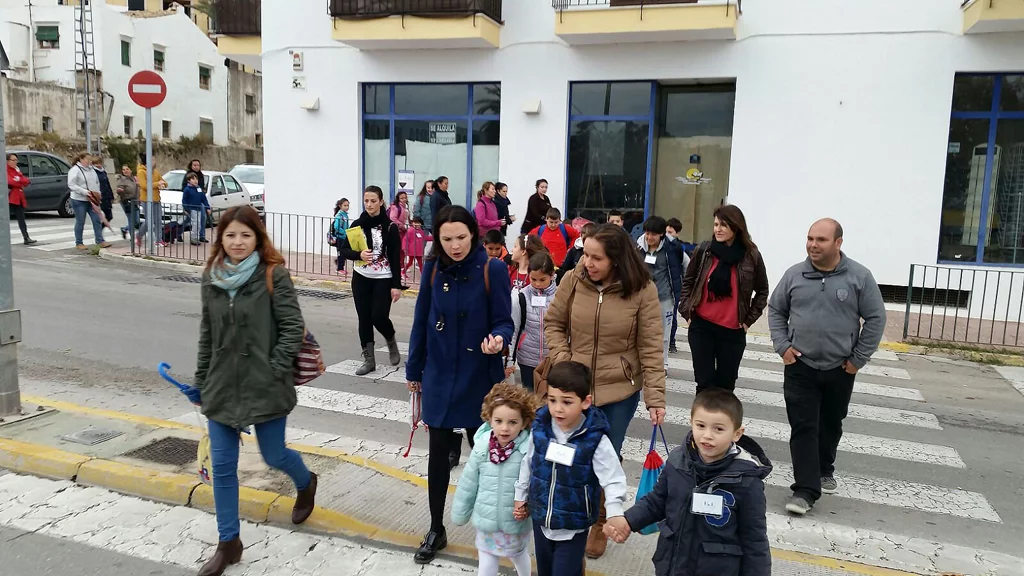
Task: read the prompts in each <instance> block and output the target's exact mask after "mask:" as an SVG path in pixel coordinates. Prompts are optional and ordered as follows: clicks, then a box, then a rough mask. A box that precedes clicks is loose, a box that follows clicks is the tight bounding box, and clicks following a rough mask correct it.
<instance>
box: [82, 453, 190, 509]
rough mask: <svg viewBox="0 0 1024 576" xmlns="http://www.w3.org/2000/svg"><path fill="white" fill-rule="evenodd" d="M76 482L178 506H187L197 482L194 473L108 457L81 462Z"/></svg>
mask: <svg viewBox="0 0 1024 576" xmlns="http://www.w3.org/2000/svg"><path fill="white" fill-rule="evenodd" d="M77 482H78V484H81V485H82V486H96V487H99V488H106V489H108V490H113V491H115V492H121V493H122V494H130V495H132V496H139V497H142V498H148V499H150V500H156V501H158V502H166V503H168V504H176V505H178V506H188V503H189V499H190V498H191V497H192V491H193V490H195V488H196V486H199V485H200V482H199V480H198V479H197V478H196V477H195V476H186V475H184V474H173V473H169V472H162V471H159V470H152V469H149V468H143V467H141V466H132V465H131V464H124V463H121V462H111V461H110V460H90V461H89V462H86V463H85V464H82V466H81V467H80V468H79V469H78V478H77Z"/></svg>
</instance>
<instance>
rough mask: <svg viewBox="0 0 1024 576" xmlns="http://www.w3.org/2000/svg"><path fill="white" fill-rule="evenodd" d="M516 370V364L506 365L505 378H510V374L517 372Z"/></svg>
mask: <svg viewBox="0 0 1024 576" xmlns="http://www.w3.org/2000/svg"><path fill="white" fill-rule="evenodd" d="M515 371H516V367H515V366H506V367H505V378H508V377H509V376H511V375H512V373H513V372H515Z"/></svg>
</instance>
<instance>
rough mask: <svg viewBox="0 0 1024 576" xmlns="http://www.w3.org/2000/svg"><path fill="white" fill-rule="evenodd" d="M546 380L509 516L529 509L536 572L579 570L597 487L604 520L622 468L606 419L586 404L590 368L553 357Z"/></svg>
mask: <svg viewBox="0 0 1024 576" xmlns="http://www.w3.org/2000/svg"><path fill="white" fill-rule="evenodd" d="M547 383H548V390H547V405H546V406H544V407H543V408H541V409H540V411H539V412H538V413H537V418H536V420H534V422H533V441H532V442H531V443H530V445H529V447H528V448H527V455H526V457H525V458H524V459H523V464H522V466H521V467H520V472H519V480H518V481H517V482H516V509H515V517H516V519H517V520H525V519H526V517H527V515H530V516H532V517H533V540H534V545H535V546H536V553H537V574H538V575H539V576H582V575H583V569H584V559H583V556H584V552H585V550H586V546H587V534H588V532H589V530H590V527H591V526H593V525H594V524H595V523H596V522H597V519H598V514H599V512H600V507H601V492H602V490H603V491H604V497H605V509H606V510H607V515H608V518H609V520H611V519H612V518H615V517H618V518H619V519H621V518H622V504H623V502H625V499H626V473H625V472H623V471H622V465H621V464H620V463H619V457H618V455H617V454H616V453H615V448H613V447H612V443H611V441H610V440H609V439H608V419H607V418H605V415H604V412H602V411H601V410H600V409H599V408H597V407H596V406H592V403H593V397H592V396H591V395H590V386H591V373H590V368H588V367H586V366H584V365H583V364H580V363H579V362H571V361H570V362H559V363H558V364H555V365H554V366H552V368H551V370H550V371H549V372H548V381H547ZM527 502H529V505H527Z"/></svg>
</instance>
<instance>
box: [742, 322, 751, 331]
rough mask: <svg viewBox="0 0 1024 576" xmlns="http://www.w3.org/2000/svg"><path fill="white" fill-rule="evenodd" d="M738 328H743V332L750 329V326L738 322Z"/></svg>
mask: <svg viewBox="0 0 1024 576" xmlns="http://www.w3.org/2000/svg"><path fill="white" fill-rule="evenodd" d="M740 328H743V331H744V332H749V331H750V326H747V325H746V324H740Z"/></svg>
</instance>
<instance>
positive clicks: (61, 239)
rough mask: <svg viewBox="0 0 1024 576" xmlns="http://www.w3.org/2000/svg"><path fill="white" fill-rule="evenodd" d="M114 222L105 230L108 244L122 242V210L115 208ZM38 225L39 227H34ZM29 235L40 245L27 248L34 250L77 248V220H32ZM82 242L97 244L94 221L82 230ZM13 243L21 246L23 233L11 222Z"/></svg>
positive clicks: (47, 250)
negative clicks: (93, 227)
mask: <svg viewBox="0 0 1024 576" xmlns="http://www.w3.org/2000/svg"><path fill="white" fill-rule="evenodd" d="M114 208H115V210H114V220H113V221H112V222H111V223H110V229H106V228H105V229H104V230H103V239H104V240H105V241H107V242H120V241H122V238H121V226H123V225H124V222H123V220H124V215H123V214H120V208H118V207H117V206H115V207H114ZM55 222H59V223H55ZM34 223H38V225H34ZM28 233H29V236H31V237H32V239H33V240H35V241H36V242H38V244H35V245H32V246H26V248H31V249H32V250H42V251H43V252H55V251H57V250H68V249H71V248H74V247H75V220H74V218H68V219H60V220H30V221H29V222H28ZM82 240H83V241H84V242H85V244H86V245H91V244H93V243H94V242H95V238H94V236H93V230H92V221H90V220H86V222H85V227H84V228H83V230H82ZM11 243H12V244H13V245H15V246H18V245H21V243H22V238H21V231H20V230H19V228H18V223H17V222H11Z"/></svg>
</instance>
